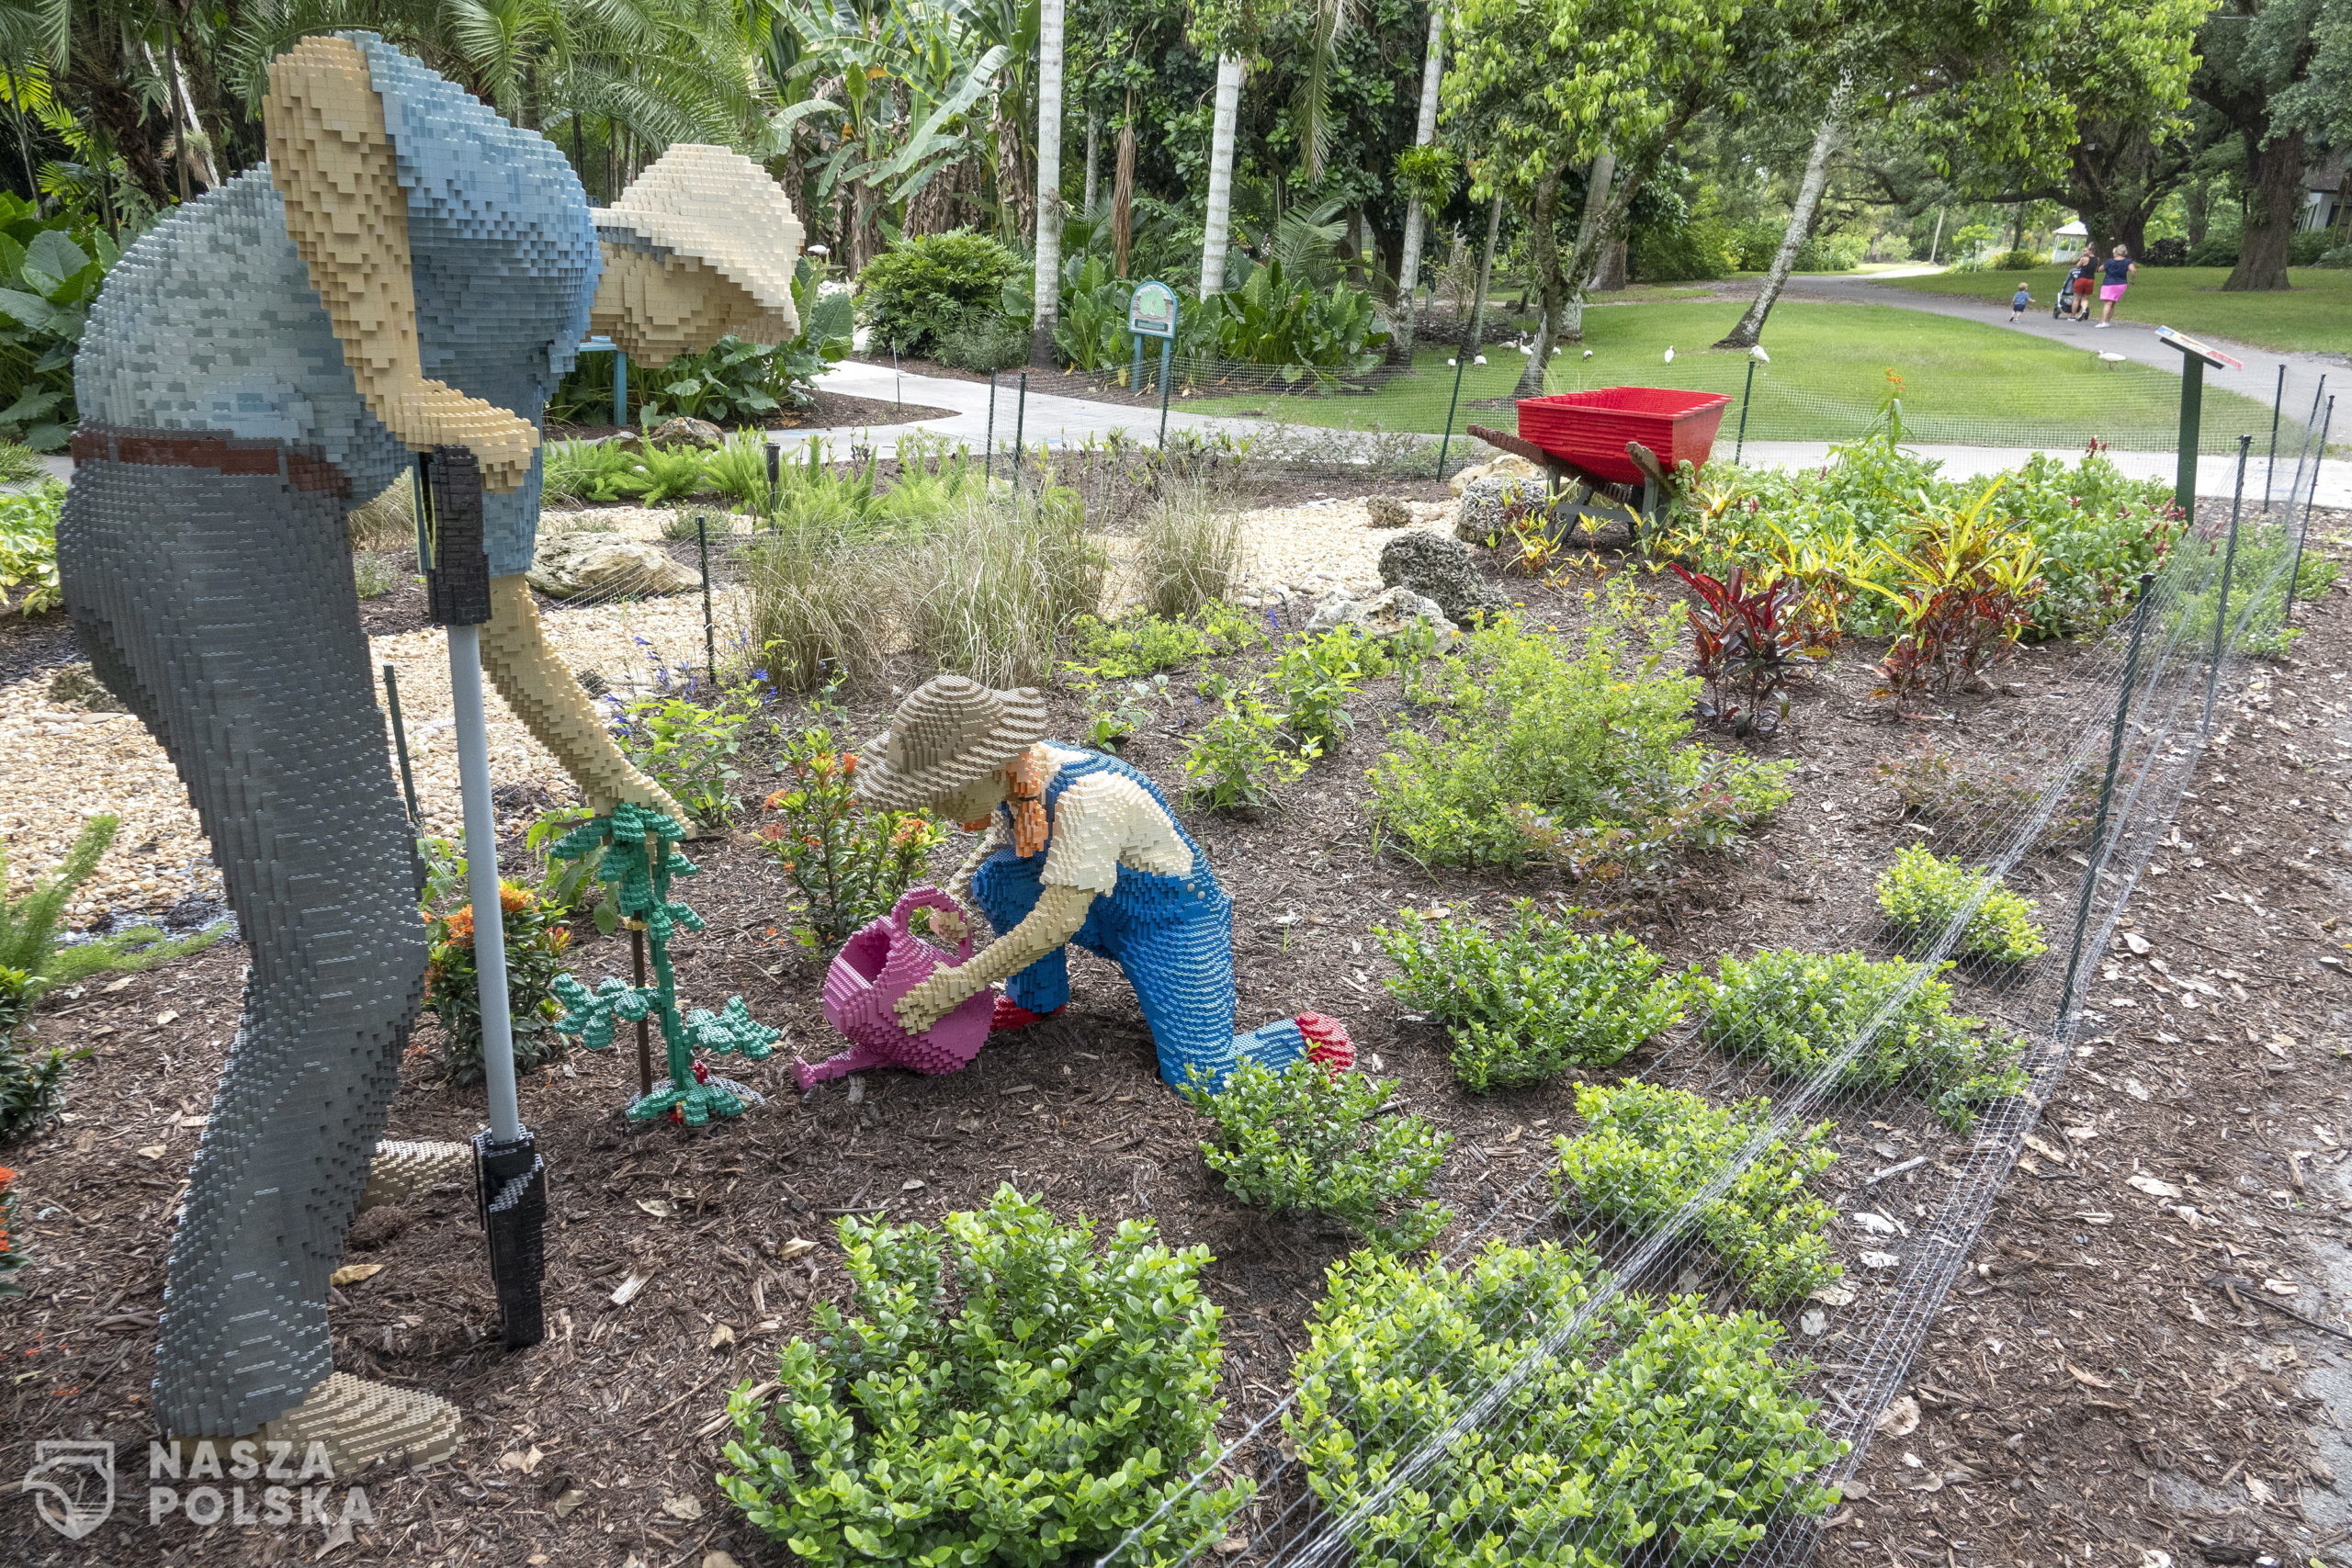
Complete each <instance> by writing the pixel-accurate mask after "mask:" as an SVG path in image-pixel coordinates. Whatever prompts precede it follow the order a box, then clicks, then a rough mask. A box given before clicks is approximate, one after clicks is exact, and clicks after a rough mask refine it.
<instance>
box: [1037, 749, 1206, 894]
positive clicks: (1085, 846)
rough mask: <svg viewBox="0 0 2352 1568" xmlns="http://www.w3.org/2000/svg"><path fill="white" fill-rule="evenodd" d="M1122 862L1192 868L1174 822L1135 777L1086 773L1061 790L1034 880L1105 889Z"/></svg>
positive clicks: (1170, 870)
mask: <svg viewBox="0 0 2352 1568" xmlns="http://www.w3.org/2000/svg"><path fill="white" fill-rule="evenodd" d="M1122 861H1125V863H1128V864H1130V865H1133V866H1135V867H1136V869H1137V870H1140V871H1149V872H1157V873H1159V874H1161V875H1165V876H1182V875H1184V874H1187V873H1189V872H1190V871H1191V870H1192V869H1193V854H1192V852H1191V851H1190V850H1188V849H1186V848H1185V847H1184V840H1182V838H1181V837H1179V836H1178V834H1177V832H1176V825H1175V824H1174V823H1173V822H1170V820H1169V819H1168V813H1167V812H1165V811H1163V810H1161V809H1160V807H1159V802H1158V801H1156V800H1154V799H1152V798H1151V796H1150V795H1147V794H1145V793H1144V791H1143V788H1142V787H1141V786H1140V785H1138V784H1136V782H1135V781H1134V780H1133V779H1129V778H1123V777H1121V776H1120V775H1119V774H1117V773H1089V774H1088V775H1087V776H1086V777H1084V778H1082V779H1080V780H1078V781H1077V782H1076V783H1075V784H1071V785H1070V786H1069V788H1068V789H1066V790H1064V791H1062V794H1061V798H1060V799H1059V800H1058V801H1057V802H1056V803H1055V806H1054V834H1053V838H1052V839H1051V840H1049V841H1048V842H1047V844H1046V865H1045V869H1044V871H1042V872H1041V873H1039V874H1038V880H1039V881H1041V882H1043V883H1044V884H1045V885H1046V886H1048V887H1079V888H1083V889H1085V890H1086V891H1087V892H1089V893H1108V892H1111V891H1112V890H1113V889H1114V888H1115V887H1117V886H1118V885H1119V864H1120V863H1121V862H1122Z"/></svg>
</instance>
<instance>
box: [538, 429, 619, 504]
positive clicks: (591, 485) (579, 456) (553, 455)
mask: <svg viewBox="0 0 2352 1568" xmlns="http://www.w3.org/2000/svg"><path fill="white" fill-rule="evenodd" d="M546 471H547V478H546V479H545V481H544V484H543V487H542V490H541V493H542V494H543V495H545V496H546V497H547V498H548V500H549V501H595V502H614V501H628V500H631V499H633V498H635V497H637V496H640V495H643V494H644V493H645V468H644V465H643V464H641V463H640V462H639V461H638V455H637V449H636V448H635V447H633V446H621V445H619V444H617V443H615V442H610V441H550V442H548V446H547V466H546Z"/></svg>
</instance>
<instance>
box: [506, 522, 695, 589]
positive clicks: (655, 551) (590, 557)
mask: <svg viewBox="0 0 2352 1568" xmlns="http://www.w3.org/2000/svg"><path fill="white" fill-rule="evenodd" d="M529 577H530V582H531V586H532V587H534V588H536V589H537V590H538V591H539V592H542V593H545V594H547V595H548V597H549V598H554V599H621V598H634V597H639V596H643V595H650V594H656V593H684V592H690V591H692V590H694V589H696V588H700V587H701V586H702V579H701V578H700V577H698V576H696V575H695V573H694V572H692V571H690V570H687V569H686V568H684V567H683V566H680V565H679V564H678V563H677V562H676V561H673V560H672V559H671V558H669V557H668V556H666V555H664V554H662V550H661V549H660V547H657V546H654V545H649V544H646V543H644V542H643V541H641V540H638V539H624V538H622V537H620V536H618V535H616V534H591V533H566V534H557V535H554V536H550V537H545V538H542V539H541V540H540V541H539V554H538V558H537V560H534V561H533V562H532V563H531V570H530V573H529Z"/></svg>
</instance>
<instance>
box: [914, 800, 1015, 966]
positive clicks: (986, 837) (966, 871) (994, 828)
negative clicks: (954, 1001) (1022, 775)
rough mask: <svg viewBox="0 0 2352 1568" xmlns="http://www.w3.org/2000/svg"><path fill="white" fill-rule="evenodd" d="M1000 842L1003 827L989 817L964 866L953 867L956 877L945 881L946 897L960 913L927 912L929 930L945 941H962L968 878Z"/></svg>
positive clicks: (966, 920) (967, 919)
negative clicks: (960, 907) (954, 904)
mask: <svg viewBox="0 0 2352 1568" xmlns="http://www.w3.org/2000/svg"><path fill="white" fill-rule="evenodd" d="M1003 841H1004V829H1003V827H1002V826H1001V824H1000V823H999V822H998V821H997V820H996V819H995V818H989V825H988V827H987V828H986V829H984V830H983V831H982V832H981V834H980V841H979V843H978V845H976V846H975V847H974V848H973V850H972V852H971V853H970V854H968V855H966V856H965V857H964V863H963V864H961V865H959V866H957V867H956V874H955V875H953V876H951V877H949V878H948V879H947V887H946V893H947V896H948V897H950V898H953V899H955V900H956V903H958V904H960V905H961V906H963V908H964V912H963V913H962V914H960V915H951V914H948V913H947V912H945V911H944V910H942V909H933V911H932V912H931V929H932V930H933V931H937V932H938V933H939V934H940V935H941V936H943V937H945V938H946V939H947V940H948V941H949V942H960V941H962V940H963V937H964V933H965V932H966V931H969V930H970V929H971V925H972V913H971V910H972V878H973V877H974V876H976V875H978V874H979V870H980V865H981V863H983V862H984V861H986V860H987V859H988V858H989V856H990V855H991V854H994V853H995V852H996V847H997V846H998V845H999V844H1001V843H1002V842H1003Z"/></svg>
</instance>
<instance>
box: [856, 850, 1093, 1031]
mask: <svg viewBox="0 0 2352 1568" xmlns="http://www.w3.org/2000/svg"><path fill="white" fill-rule="evenodd" d="M1094 899H1095V895H1094V893H1093V892H1092V891H1091V889H1088V888H1084V887H1057V886H1054V885H1053V884H1052V883H1047V884H1046V886H1043V887H1041V888H1039V889H1038V891H1037V902H1036V904H1035V907H1034V908H1031V909H1030V911H1029V914H1028V916H1027V918H1026V919H1023V920H1022V922H1021V923H1020V924H1019V925H1017V926H1015V927H1013V928H1012V930H1011V931H1007V932H1005V933H1004V934H1003V935H1002V936H1001V937H999V938H997V939H996V940H995V941H994V942H990V943H989V944H988V945H987V946H986V947H984V948H982V949H980V950H979V952H978V953H974V954H972V956H971V960H970V961H969V962H968V963H965V964H955V965H953V966H951V967H949V968H945V969H937V970H933V972H932V975H931V977H930V978H929V979H927V980H925V981H923V982H922V984H920V985H918V986H916V987H914V988H913V989H912V990H910V991H909V992H908V993H907V994H906V995H905V996H903V997H900V998H899V1004H898V1014H899V1022H900V1023H902V1024H904V1025H905V1026H906V1027H907V1028H908V1029H910V1030H912V1031H915V1032H921V1031H922V1030H926V1029H929V1028H930V1027H931V1026H932V1025H933V1024H934V1023H937V1022H938V1021H940V1020H941V1019H943V1018H945V1017H946V1016H947V1015H948V1014H949V1013H951V1012H954V1011H955V1010H956V1009H957V1008H958V1007H960V1006H962V1005H963V1003H964V1002H965V1001H966V1000H967V998H971V997H974V996H977V995H978V994H979V993H980V992H981V991H984V990H986V989H987V988H988V987H990V986H992V985H994V984H996V982H998V981H999V980H1005V979H1010V978H1011V977H1012V976H1014V975H1017V974H1019V973H1020V972H1021V971H1022V970H1023V969H1026V968H1028V967H1029V965H1031V964H1035V963H1036V962H1037V960H1039V959H1040V958H1043V957H1045V956H1046V954H1047V953H1051V952H1053V950H1054V949H1056V948H1057V947H1059V946H1061V945H1062V944H1063V943H1064V942H1068V941H1069V939H1070V938H1072V937H1074V936H1076V935H1077V934H1078V928H1079V927H1080V926H1082V925H1084V924H1085V923H1086V911H1087V910H1088V909H1089V908H1092V907H1093V904H1094Z"/></svg>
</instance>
